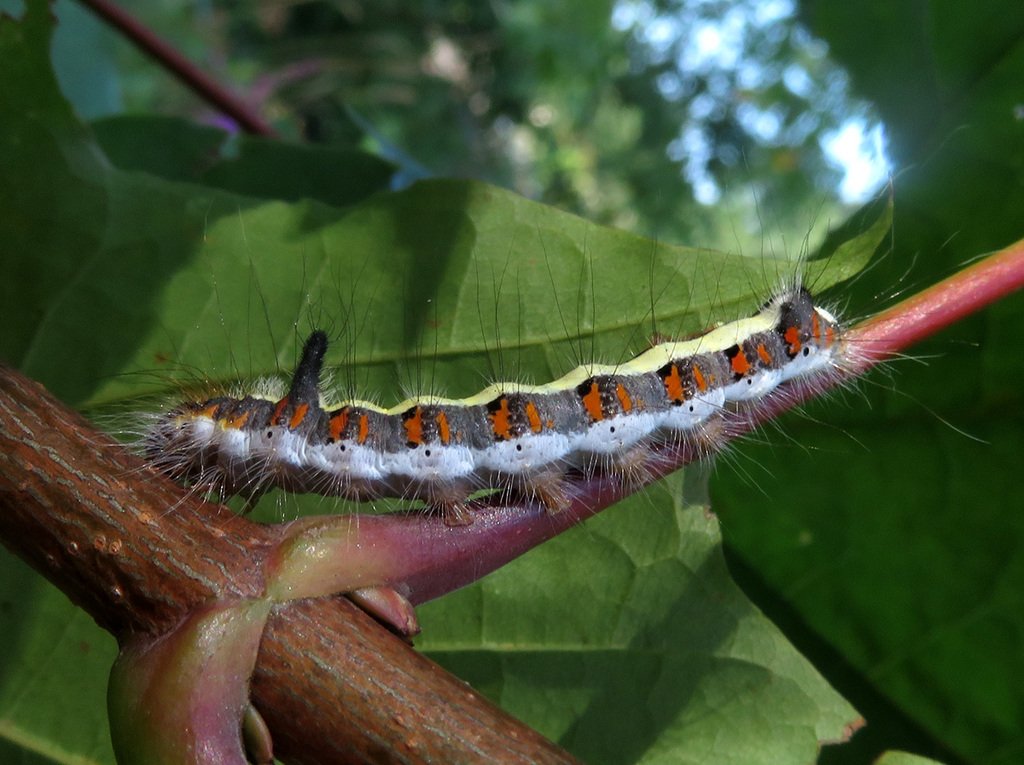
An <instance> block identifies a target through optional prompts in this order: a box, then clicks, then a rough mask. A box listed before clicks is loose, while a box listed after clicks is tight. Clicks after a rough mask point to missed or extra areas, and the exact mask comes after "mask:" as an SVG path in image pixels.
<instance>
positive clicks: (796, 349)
mask: <svg viewBox="0 0 1024 765" xmlns="http://www.w3.org/2000/svg"><path fill="white" fill-rule="evenodd" d="M783 337H784V338H785V340H786V342H787V343H789V355H790V356H796V355H797V354H798V353H800V346H801V345H802V343H801V342H800V327H789V328H787V329H786V334H785V335H783Z"/></svg>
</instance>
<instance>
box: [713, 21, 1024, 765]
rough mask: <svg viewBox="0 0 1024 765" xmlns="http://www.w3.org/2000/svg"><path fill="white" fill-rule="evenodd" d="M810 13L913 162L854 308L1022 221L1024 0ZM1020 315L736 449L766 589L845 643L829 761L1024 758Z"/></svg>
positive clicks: (739, 537) (730, 534)
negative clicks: (910, 753) (906, 755)
mask: <svg viewBox="0 0 1024 765" xmlns="http://www.w3.org/2000/svg"><path fill="white" fill-rule="evenodd" d="M804 12H805V15H806V18H807V19H808V21H810V22H811V23H812V25H813V28H814V31H815V32H816V33H818V34H820V35H822V36H823V37H824V38H825V39H826V40H827V41H828V43H829V46H830V48H831V49H832V51H833V52H834V53H835V54H836V55H837V56H839V57H840V59H841V60H842V62H843V63H844V64H845V65H846V66H847V67H848V68H849V69H850V71H851V73H852V77H853V82H854V85H855V87H856V88H857V89H858V90H859V92H860V93H862V94H864V95H867V96H869V97H871V98H872V99H873V100H874V101H875V102H876V103H877V104H878V105H879V109H880V112H881V115H882V118H883V119H884V120H885V122H886V132H887V135H888V136H889V137H890V140H891V142H892V146H893V149H892V150H893V152H894V153H895V156H896V158H897V160H899V161H900V162H901V164H902V166H903V167H906V168H907V169H906V170H905V171H902V172H900V173H899V175H898V176H897V177H896V178H895V181H894V182H895V193H896V208H895V209H896V215H895V222H894V237H893V241H892V248H893V249H892V253H891V255H890V256H889V257H888V258H887V259H886V260H885V261H883V262H882V263H881V264H880V266H879V268H877V269H875V270H874V271H873V272H872V274H871V275H869V276H868V277H867V278H865V279H863V280H861V281H859V282H858V283H857V285H856V286H855V287H854V288H853V289H852V290H851V291H850V293H849V294H850V298H849V302H850V306H851V311H852V312H854V313H868V312H874V311H877V310H879V308H881V307H883V306H884V305H885V304H886V303H887V302H888V301H887V300H886V298H885V297H884V296H888V295H894V294H897V293H906V292H911V291H913V290H914V289H916V288H917V287H918V286H920V285H926V284H928V283H930V282H931V281H933V280H935V279H937V278H939V277H941V276H946V275H948V274H949V273H951V272H952V271H954V270H956V269H957V268H959V267H961V265H962V264H964V263H966V262H968V261H970V260H972V259H973V258H976V257H977V256H978V255H979V254H980V253H983V252H986V251H990V250H995V249H998V248H1000V247H1002V246H1005V245H1006V244H1008V243H1010V242H1013V241H1014V240H1016V239H1018V238H1020V237H1021V236H1022V235H1024V222H1022V220H1021V216H1020V210H1021V209H1024V140H1022V139H1024V132H1022V131H1024V128H1022V124H1024V123H1022V122H1021V121H1020V119H1019V105H1020V88H1019V83H1020V82H1021V81H1022V78H1024V44H1022V40H1024V6H1021V4H1020V3H1016V2H993V3H986V4H984V6H983V7H981V6H979V7H977V8H968V7H967V6H961V5H957V4H930V5H928V6H927V7H925V6H920V5H913V4H907V3H888V2H869V3H858V4H857V5H856V7H854V6H853V5H850V4H846V5H844V4H841V3H828V2H811V3H806V4H804ZM879 296H883V297H881V298H880V297H879ZM1021 327H1024V296H1022V295H1015V296H1013V297H1012V298H1010V299H1008V300H1005V301H1003V302H1002V303H1000V304H999V305H996V306H993V307H992V308H991V309H990V310H988V311H987V312H985V314H984V315H980V316H976V317H972V318H970V319H968V320H966V321H963V322H961V323H959V324H958V325H957V326H956V327H953V328H951V329H950V330H948V331H946V332H944V333H943V334H942V335H940V336H938V337H936V338H933V339H931V340H929V341H928V342H927V343H924V344H922V345H920V346H919V347H916V348H912V349H910V354H911V356H912V358H913V359H916V361H915V360H897V361H895V362H893V363H892V364H891V365H890V367H889V370H888V372H885V371H883V372H880V373H876V374H874V375H872V376H871V377H870V378H869V379H868V380H867V381H865V382H864V383H862V384H861V385H860V386H858V389H859V391H860V393H859V395H855V396H848V397H835V398H833V399H832V400H831V401H829V402H827V403H825V404H823V405H819V406H815V407H813V408H812V409H811V410H810V412H809V415H808V416H807V417H806V418H803V419H801V418H798V417H790V418H787V419H785V420H784V421H783V422H781V423H780V428H781V429H782V431H783V432H785V433H786V434H787V436H788V437H791V438H792V440H793V442H794V444H798V445H799V446H795V447H793V448H789V447H786V446H781V447H780V446H778V445H776V446H774V447H773V448H771V449H764V448H757V447H751V448H750V449H745V450H744V451H743V454H744V460H745V462H746V464H753V465H755V466H756V467H755V468H754V472H755V473H756V475H758V476H759V478H758V484H759V485H760V486H761V488H762V489H763V490H764V493H765V495H766V496H765V498H764V500H763V501H759V502H756V503H751V501H750V493H749V490H748V489H747V488H746V487H744V486H743V485H741V484H740V485H737V484H736V482H735V481H734V480H733V481H731V483H732V485H730V479H731V476H730V475H729V473H728V471H723V473H722V474H721V475H720V478H721V480H720V481H719V482H716V483H715V485H714V486H713V489H712V497H713V498H714V506H715V508H716V510H717V511H718V512H719V513H720V514H721V515H722V518H723V525H724V527H725V529H726V541H727V543H728V544H730V545H731V546H733V547H734V548H735V549H736V550H737V552H738V554H739V555H740V556H741V557H742V558H743V559H744V560H745V561H746V563H747V564H748V565H749V567H750V568H751V569H752V570H754V571H756V572H757V576H758V577H759V578H762V579H763V580H764V581H763V584H762V589H768V590H772V591H774V593H775V596H776V604H777V605H775V606H773V605H772V604H771V603H768V602H767V601H759V602H762V604H765V606H766V609H767V610H768V612H769V613H770V614H776V613H778V614H783V613H785V612H787V611H788V612H790V613H791V614H792V612H793V611H794V610H795V614H794V618H793V619H792V622H793V623H794V624H798V625H799V624H802V625H803V627H799V626H798V627H796V628H795V629H794V630H792V631H791V632H789V634H793V635H794V636H795V639H796V641H797V644H798V645H801V646H802V647H805V649H806V650H809V651H811V652H812V653H811V655H812V657H814V658H817V659H818V661H817V662H816V663H817V664H818V666H819V667H821V668H822V669H823V671H824V672H825V673H826V675H829V670H828V663H829V662H832V663H835V659H834V657H835V652H838V654H839V655H841V656H842V657H843V659H844V660H845V662H847V666H846V671H843V670H841V669H838V668H837V671H836V675H837V676H840V672H841V673H842V675H841V676H842V677H844V680H845V682H844V683H843V684H842V685H841V686H840V687H841V688H842V690H843V691H844V692H845V693H846V694H847V696H848V698H851V699H852V700H854V701H855V703H856V704H857V707H858V709H859V710H860V711H861V712H862V713H863V714H864V715H865V717H866V718H867V721H868V727H867V729H866V730H865V732H864V733H863V734H859V735H858V736H857V737H856V738H855V739H854V742H853V743H854V746H851V747H849V748H848V749H849V755H848V759H843V758H840V757H838V756H837V757H835V758H830V759H829V760H828V762H829V763H838V762H851V763H862V762H865V761H867V760H868V759H870V758H871V757H873V756H874V755H875V754H876V753H877V752H878V751H880V750H881V749H883V748H891V747H899V748H906V749H912V750H914V751H922V752H926V753H929V754H931V755H932V756H935V757H938V758H940V759H945V758H946V757H947V754H948V753H949V752H953V753H954V754H952V755H950V757H949V758H950V759H952V758H953V757H962V758H963V759H964V760H966V761H971V762H984V763H1007V764H1009V763H1015V762H1018V761H1020V753H1021V751H1022V749H1024V737H1022V734H1021V731H1022V730H1024V683H1022V682H1021V680H1020V678H1021V677H1024V656H1022V654H1021V651H1020V645H1021V644H1022V643H1024V601H1022V595H1021V593H1024V520H1022V519H1024V493H1022V492H1021V491H1020V487H1019V481H1018V480H1017V476H1018V474H1019V472H1020V455H1021V449H1022V448H1024V443H1022V439H1021V428H1020V425H1019V423H1020V418H1021V413H1022V412H1024V398H1022V395H1021V385H1020V380H1021V377H1022V374H1024V368H1022V367H1024V362H1022V357H1021V354H1019V353H1017V352H1016V349H1017V348H1019V347H1020V344H1021ZM822 421H824V422H827V423H829V424H830V425H832V426H833V427H822V426H821V424H820V423H821V422H822ZM808 453H810V454H811V455H813V460H812V461H811V462H810V463H808V461H807V460H806V456H807V454H808ZM808 628H809V630H808ZM801 632H802V633H803V636H801V634H800V633H801ZM808 632H810V633H811V634H810V635H809V634H808ZM822 641H823V642H824V643H825V644H827V646H828V647H829V649H828V650H823V649H821V644H822ZM815 646H817V648H815ZM877 731H882V733H881V734H878V733H876V732H877ZM861 739H864V740H865V743H864V745H863V746H861V745H860V740H861ZM844 749H847V748H845V747H844ZM837 754H838V753H837Z"/></svg>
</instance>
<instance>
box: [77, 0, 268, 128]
mask: <svg viewBox="0 0 1024 765" xmlns="http://www.w3.org/2000/svg"><path fill="white" fill-rule="evenodd" d="M79 2H80V3H81V4H82V5H84V6H86V7H87V8H89V9H90V10H91V11H92V12H93V13H95V14H96V15H97V16H99V17H100V18H102V19H103V20H105V21H106V22H107V23H108V24H110V25H111V26H113V27H116V28H117V29H119V30H120V31H121V33H122V34H124V36H125V37H126V38H128V39H129V40H131V42H132V43H134V45H135V47H137V48H138V49H139V50H141V51H142V52H143V53H145V54H146V55H148V56H150V57H151V58H153V59H155V60H156V61H157V62H158V63H160V64H161V65H162V66H163V67H164V68H165V69H167V70H168V71H170V72H171V73H172V74H173V75H174V76H175V77H177V78H178V79H179V80H181V81H182V82H183V83H185V85H186V86H188V87H189V88H190V89H191V90H192V91H193V92H194V93H195V94H196V95H198V96H199V97H200V98H201V99H203V100H204V101H206V103H208V104H209V105H210V106H212V107H213V108H214V109H216V110H217V111H219V112H222V113H223V114H226V115H227V116H228V117H230V118H231V119H233V120H234V121H235V122H236V123H238V125H239V127H241V128H242V129H243V130H244V131H246V132H247V133H252V134H253V135H262V136H268V137H276V135H277V133H276V132H275V131H274V129H273V128H272V127H270V125H269V124H268V123H267V122H265V121H264V120H263V118H262V117H260V115H259V114H257V113H256V112H254V111H253V110H252V109H251V108H249V106H248V105H247V104H246V103H245V102H244V101H242V99H240V98H238V97H237V96H236V95H234V94H233V93H231V91H229V90H228V89H227V88H225V87H223V86H222V85H221V84H220V83H218V82H217V81H216V80H215V79H213V78H212V77H210V76H209V75H208V74H206V73H205V72H204V71H203V70H202V69H200V68H199V67H197V66H196V65H195V64H193V63H192V62H191V61H189V60H188V59H187V58H185V57H184V56H183V55H181V54H180V53H179V52H178V51H177V50H175V48H174V47H172V46H171V45H170V44H168V43H167V42H166V41H164V40H162V39H161V38H159V37H157V35H156V34H155V33H153V32H152V31H151V30H150V29H148V28H147V27H146V26H145V25H143V24H142V23H141V22H140V21H139V20H138V19H136V18H135V17H133V16H130V15H129V14H128V13H126V12H125V11H124V9H122V8H121V7H119V6H118V5H116V4H115V3H112V2H109V1H108V0H79Z"/></svg>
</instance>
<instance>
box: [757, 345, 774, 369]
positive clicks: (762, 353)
mask: <svg viewBox="0 0 1024 765" xmlns="http://www.w3.org/2000/svg"><path fill="white" fill-rule="evenodd" d="M757 357H758V358H759V359H761V363H763V364H764V365H765V366H766V367H768V366H771V364H772V355H771V354H770V353H768V349H767V348H765V347H764V343H758V344H757Z"/></svg>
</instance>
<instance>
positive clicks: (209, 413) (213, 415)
mask: <svg viewBox="0 0 1024 765" xmlns="http://www.w3.org/2000/svg"><path fill="white" fill-rule="evenodd" d="M218 409H220V404H210V405H209V406H208V407H206V408H205V409H200V410H199V411H198V412H196V413H195V416H196V417H209V418H210V419H211V420H216V419H217V410H218Z"/></svg>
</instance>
